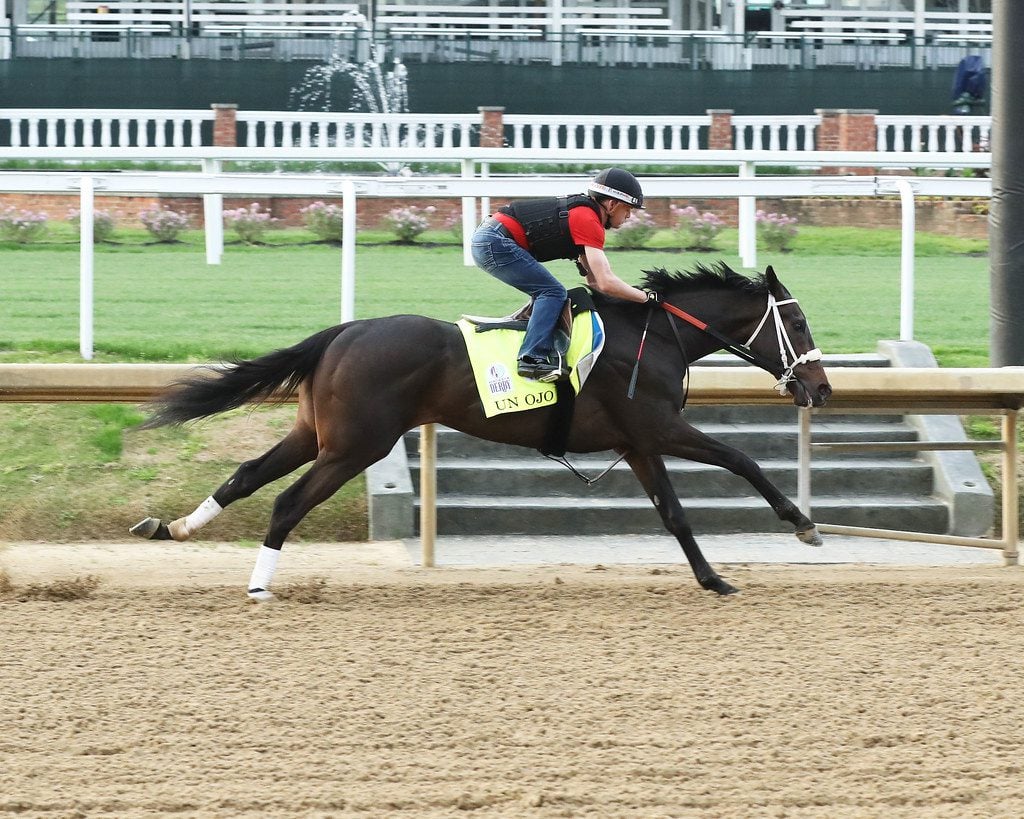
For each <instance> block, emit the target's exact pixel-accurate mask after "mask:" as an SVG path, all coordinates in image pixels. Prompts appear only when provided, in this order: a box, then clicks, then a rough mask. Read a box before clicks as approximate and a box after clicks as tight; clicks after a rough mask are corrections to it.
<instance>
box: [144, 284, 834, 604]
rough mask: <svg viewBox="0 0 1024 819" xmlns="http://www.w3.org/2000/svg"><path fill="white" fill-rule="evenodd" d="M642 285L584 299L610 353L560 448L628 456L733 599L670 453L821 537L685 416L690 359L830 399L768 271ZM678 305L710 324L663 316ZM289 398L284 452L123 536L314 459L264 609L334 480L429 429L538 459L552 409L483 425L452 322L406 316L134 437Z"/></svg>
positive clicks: (199, 390) (295, 499) (295, 350)
mask: <svg viewBox="0 0 1024 819" xmlns="http://www.w3.org/2000/svg"><path fill="white" fill-rule="evenodd" d="M643 286H644V287H647V288H649V289H651V290H653V291H655V292H656V293H657V294H658V296H659V299H660V301H661V304H660V305H657V306H648V305H642V304H636V303H627V302H623V301H619V300H617V299H612V298H607V297H602V296H601V295H600V294H594V303H595V306H596V307H597V310H598V312H599V313H600V315H601V317H602V319H603V321H604V325H605V336H606V343H605V348H604V351H603V352H602V354H601V356H600V358H599V359H598V361H597V363H596V365H595V366H594V369H593V371H592V372H591V374H590V377H589V379H588V381H587V382H586V386H585V387H584V389H583V390H582V391H581V392H580V394H579V396H578V397H577V398H576V405H575V413H574V415H573V417H572V423H571V426H570V428H569V433H568V439H567V443H566V449H567V450H568V451H569V452H577V453H582V452H597V451H602V450H616V451H618V452H619V453H620V454H623V455H624V457H625V460H626V462H627V463H628V464H629V466H630V467H631V468H632V470H633V472H634V473H635V474H636V476H637V478H638V479H639V480H640V483H641V484H642V485H643V488H644V490H645V491H646V493H647V495H648V496H649V497H650V499H651V501H652V502H653V503H654V506H655V507H656V508H657V510H658V512H659V513H660V515H661V518H662V521H663V522H664V524H665V527H666V528H667V529H668V531H669V532H671V533H672V534H673V535H675V537H676V539H677V540H678V541H679V544H680V546H681V547H682V549H683V552H684V554H685V555H686V558H687V560H688V561H689V563H690V566H691V568H692V569H693V572H694V574H695V575H696V578H697V581H698V583H700V585H701V586H702V587H703V588H705V589H709V590H711V591H715V592H718V593H719V594H731V593H732V592H734V591H736V589H735V588H734V587H733V586H731V585H730V584H729V583H728V582H726V581H725V580H723V579H722V578H721V577H720V576H719V575H718V574H717V573H716V572H715V570H714V569H713V568H712V567H711V566H710V565H709V564H708V562H707V560H706V559H705V558H704V555H703V554H702V553H701V551H700V547H699V546H698V545H697V542H696V541H695V540H694V537H693V533H692V532H691V530H690V526H689V524H688V523H687V520H686V515H685V513H684V512H683V509H682V506H681V505H680V503H679V500H678V498H677V497H676V494H675V492H674V490H673V489H672V486H671V483H670V482H669V476H668V473H667V471H666V468H665V463H664V460H663V457H664V456H665V455H674V456H676V457H679V458H686V459H688V460H692V461H698V462H701V463H707V464H713V465H716V466H721V467H724V468H726V469H728V470H729V471H731V472H733V473H735V474H737V475H740V476H742V477H743V478H745V479H746V480H747V481H749V482H750V483H751V485H753V486H754V488H755V489H757V491H758V492H760V493H761V494H762V495H763V496H764V498H765V500H766V501H767V502H768V503H769V504H770V506H771V507H772V509H773V510H774V511H775V513H776V514H777V515H778V516H779V518H780V519H781V520H784V521H789V522H790V523H792V524H793V526H794V529H795V532H796V535H797V537H799V538H800V539H801V540H802V541H804V542H807V543H815V544H816V543H820V538H819V537H818V532H817V529H816V528H815V526H814V524H813V523H812V522H811V521H810V520H809V519H808V518H807V517H806V516H805V515H803V514H802V513H801V512H800V511H799V509H798V508H797V507H796V505H795V504H793V502H792V501H790V500H789V499H788V498H786V497H785V496H784V495H783V494H782V493H781V492H780V491H779V490H778V489H777V488H776V487H775V486H774V485H773V484H772V483H771V481H769V480H768V479H767V478H766V477H765V475H764V473H763V472H762V471H761V469H760V467H758V466H757V464H756V463H754V461H753V460H751V459H750V458H749V457H747V456H746V455H744V454H743V453H742V452H740V451H738V450H737V449H734V448H733V447H730V446H726V445H725V444H722V443H719V442H718V441H716V440H714V439H713V438H711V437H709V436H707V435H705V434H704V433H702V432H700V431H699V430H697V429H695V428H694V427H692V426H691V425H690V424H688V423H687V422H686V421H685V420H684V419H683V417H682V416H681V411H682V408H683V404H684V377H685V375H686V371H687V367H688V364H689V362H692V361H696V360H697V359H699V358H701V357H703V356H705V355H708V354H709V353H712V352H715V351H716V350H719V349H722V348H723V347H726V346H729V347H731V348H733V347H737V348H739V352H741V353H747V354H749V356H750V357H751V358H752V359H753V360H754V361H755V363H757V364H759V365H760V366H762V367H763V368H764V369H766V370H768V371H769V372H770V373H771V374H772V375H773V376H775V377H777V378H779V388H780V391H783V390H785V391H788V392H789V393H790V394H791V395H792V398H793V401H794V403H796V404H797V405H801V406H805V405H813V406H822V405H824V403H825V402H826V401H827V400H828V397H829V395H830V394H831V392H832V389H831V387H830V386H829V383H828V379H827V377H826V375H825V371H824V370H823V368H822V366H821V362H820V358H821V354H820V352H819V351H818V350H816V349H815V347H814V342H813V341H812V339H811V333H810V330H809V329H808V326H807V320H806V318H805V317H804V314H803V313H802V311H801V310H800V308H799V306H798V304H797V303H796V300H795V299H793V298H792V297H791V296H790V294H789V292H788V291H787V290H786V288H785V287H783V285H782V284H781V283H780V282H779V280H778V278H777V277H776V275H775V272H774V271H773V270H772V268H771V267H769V268H768V269H767V271H766V272H765V274H764V275H763V276H758V277H756V278H753V279H750V278H747V277H745V276H742V275H740V274H738V273H735V272H734V271H732V270H731V269H729V268H728V267H727V266H725V265H724V264H720V265H718V266H717V267H716V268H714V269H710V268H705V267H698V268H697V270H696V271H695V272H692V273H674V274H672V273H668V272H666V271H664V270H656V271H649V272H647V273H646V278H645V281H644V284H643ZM651 305H653V303H651ZM672 307H675V308H682V309H683V310H685V312H686V313H687V314H689V316H691V317H696V318H697V319H699V322H698V324H699V323H700V322H703V323H706V325H708V327H707V328H705V329H700V328H699V327H698V326H694V325H693V324H690V323H685V322H684V321H681V320H680V319H676V318H673V317H672V314H671V313H670V310H671V308H672ZM661 308H664V309H661ZM675 312H678V310H677V311H675ZM641 336H645V341H644V343H643V355H642V359H641V365H640V369H639V378H637V379H636V382H635V385H634V384H631V381H632V379H631V376H632V375H633V374H634V368H635V366H636V363H637V359H638V349H639V346H640V344H641ZM744 340H746V341H745V342H744ZM730 342H732V344H731V345H730ZM634 386H635V389H633V387H634ZM296 388H297V389H298V394H299V406H298V417H297V418H296V421H295V426H294V427H293V428H292V430H291V431H290V432H289V433H288V435H287V436H286V437H285V438H284V439H283V440H282V441H280V442H279V443H278V444H276V445H275V446H274V447H272V448H271V449H270V450H269V451H267V452H266V453H264V454H263V455H261V456H260V457H258V458H256V459H254V460H251V461H246V462H245V463H243V464H241V465H240V466H239V467H238V469H237V471H236V472H235V473H234V475H233V476H232V477H231V478H230V479H229V480H228V481H227V482H226V483H225V484H223V485H222V486H221V487H220V488H219V489H217V491H216V492H214V493H213V495H212V496H210V497H209V498H207V499H206V501H204V502H203V503H202V504H201V505H200V506H199V507H198V508H197V509H196V510H195V511H194V512H192V513H191V514H190V515H188V516H186V517H183V518H178V519H177V520H174V521H173V522H171V523H163V522H162V521H160V520H159V519H157V518H146V519H145V520H144V521H142V522H141V523H139V524H137V525H136V526H135V527H133V528H132V532H133V533H134V534H137V535H139V536H140V537H148V538H156V539H170V538H174V539H175V540H186V539H188V538H189V537H190V536H191V535H192V534H193V533H194V532H195V531H197V530H198V529H199V528H200V527H201V526H203V525H204V524H205V523H207V522H209V521H210V520H211V519H212V518H213V517H214V516H216V515H217V514H219V513H220V511H221V510H222V509H223V508H224V507H226V506H228V505H229V504H231V503H233V502H234V501H236V500H239V499H240V498H245V497H248V496H249V495H251V494H252V493H253V492H255V491H256V490H257V489H259V488H260V487H261V486H264V485H265V484H267V483H270V482H271V481H274V480H276V479H278V478H280V477H282V476H283V475H286V474H288V473H290V472H292V471H293V470H295V469H297V468H298V467H300V466H302V465H303V464H305V463H308V462H309V461H313V466H312V467H311V468H310V469H309V470H308V471H307V472H306V473H305V474H304V475H303V476H302V477H301V478H300V479H299V480H298V481H296V482H295V483H294V484H292V485H291V486H290V487H289V488H288V489H286V490H284V491H283V492H282V493H281V494H280V495H279V496H278V497H277V499H276V501H275V503H274V508H273V513H272V515H271V519H270V526H269V528H268V530H267V534H266V538H265V540H264V544H263V547H262V548H261V549H260V554H259V557H258V558H257V565H256V568H255V570H254V571H253V575H252V578H251V579H250V583H249V594H250V596H251V597H253V598H254V599H257V600H263V599H270V597H271V594H270V592H269V591H268V588H269V585H270V580H271V578H272V577H273V574H274V570H275V569H276V565H277V559H278V556H279V555H280V550H281V547H282V545H283V544H284V541H285V538H286V537H287V536H288V533H289V532H291V530H292V529H293V528H294V527H295V526H296V525H297V524H298V523H299V521H300V520H302V518H303V517H304V516H305V515H306V514H307V513H308V512H309V511H310V510H311V509H312V508H313V507H314V506H316V505H317V504H319V503H322V502H323V501H325V500H327V498H329V497H330V496H331V495H333V494H334V493H335V492H336V491H337V490H338V489H339V488H340V487H341V486H342V484H344V483H345V482H346V481H348V480H350V479H352V478H353V477H355V476H356V475H358V474H359V473H360V472H362V471H363V470H364V469H366V468H367V467H368V466H370V465H371V464H373V463H375V462H376V461H378V460H380V459H381V458H383V457H385V456H386V455H387V454H388V453H389V452H390V451H391V449H392V447H393V446H394V445H395V443H396V442H397V441H398V439H399V438H400V437H401V436H402V435H403V434H404V433H405V432H406V431H408V430H410V429H412V428H414V427H416V426H419V425H421V424H428V423H439V424H445V425H447V426H449V427H452V428H454V429H457V430H461V431H462V432H465V433H468V434H470V435H474V436H476V437H479V438H484V439H486V440H490V441H497V442H500V443H506V444H518V445H520V446H525V447H532V448H539V447H541V445H542V442H543V441H544V440H545V435H546V433H547V431H548V427H549V422H550V419H551V417H552V416H551V414H552V412H554V410H553V408H551V407H544V408H540V409H533V410H529V411H526V412H517V413H512V414H505V415H497V416H495V417H493V418H487V417H485V415H484V411H483V407H482V405H481V402H480V399H479V396H478V395H477V391H476V386H475V382H474V378H473V374H472V372H471V370H470V366H469V360H468V356H467V352H466V345H465V342H464V341H463V338H462V335H461V333H460V331H459V329H458V328H457V327H456V325H454V324H452V323H449V322H445V321H438V320H435V319H430V318H426V317H423V316H415V315H402V316H390V317H387V318H378V319H369V320H362V321H353V322H349V323H346V324H342V325H339V326H336V327H331V328H330V329H327V330H323V331H321V332H319V333H316V334H315V335H312V336H310V337H309V338H307V339H306V340H305V341H302V342H300V343H298V344H296V345H295V346H293V347H289V348H287V349H282V350H277V351H275V352H272V353H269V354H268V355H265V356H262V357H260V358H257V359H253V360H250V361H235V362H232V363H229V364H226V365H225V366H223V367H219V368H215V369H214V371H213V374H212V375H197V376H195V377H192V378H187V379H185V380H183V381H181V382H179V383H178V384H177V385H175V386H173V387H172V388H171V389H170V390H169V391H168V392H167V393H166V394H165V395H164V396H162V397H161V398H160V399H158V401H157V402H156V410H155V414H154V415H153V416H152V417H151V418H150V419H149V420H148V421H147V422H146V423H145V424H144V425H143V426H144V427H155V426H160V425H164V424H181V423H184V422H186V421H190V420H192V419H196V418H202V417H205V416H208V415H213V414H215V413H219V412H223V411H225V410H228V409H233V408H235V407H240V406H242V405H244V404H248V403H258V402H261V401H264V400H267V399H268V398H272V396H274V395H275V394H277V395H280V394H282V392H283V393H285V394H287V393H288V392H291V391H292V390H294V389H296ZM629 392H632V397H630V396H629V395H627V393H629Z"/></svg>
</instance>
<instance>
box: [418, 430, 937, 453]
mask: <svg viewBox="0 0 1024 819" xmlns="http://www.w3.org/2000/svg"><path fill="white" fill-rule="evenodd" d="M699 429H700V430H701V432H703V433H705V434H706V435H710V436H711V437H712V438H715V439H716V440H718V441H721V442H722V443H724V444H728V445H729V446H733V447H735V448H737V449H739V450H741V451H743V452H745V453H746V454H747V455H749V456H750V457H751V458H753V459H754V460H756V461H760V460H762V459H765V458H780V457H790V458H795V457H796V452H797V440H798V436H799V430H798V429H797V427H796V426H795V425H790V424H763V423H750V424H743V423H734V424H701V425H700V426H699ZM812 440H813V441H815V442H817V443H835V442H839V441H842V442H844V443H849V442H855V441H916V440H917V433H916V432H915V431H914V430H913V429H911V428H910V427H909V426H907V425H906V424H905V423H898V424H895V423H862V424H856V425H851V424H844V423H841V422H835V421H831V420H830V421H827V422H824V423H821V424H816V425H815V426H814V427H813V430H812ZM406 451H407V452H408V454H409V456H410V457H416V456H417V454H418V451H419V436H418V434H416V435H413V434H411V433H410V434H409V435H408V436H407V437H406ZM530 455H534V456H536V450H535V449H531V448H529V447H522V446H512V445H509V444H496V443H493V442H491V441H484V440H482V439H480V438H471V437H469V436H467V435H463V434H462V433H460V432H455V431H454V430H446V429H438V434H437V457H438V459H442V458H444V459H448V458H462V457H465V458H482V457H487V458H495V459H499V458H504V459H517V460H521V459H522V458H524V457H530ZM891 455H892V457H896V458H898V457H903V456H904V454H903V453H891ZM828 457H829V453H828V452H827V451H822V452H820V453H817V454H816V455H815V458H816V459H818V458H821V459H825V458H828ZM845 457H858V456H856V455H853V454H851V453H845ZM870 457H879V455H878V454H877V453H875V454H874V455H872V456H870ZM609 460H614V457H612V458H609Z"/></svg>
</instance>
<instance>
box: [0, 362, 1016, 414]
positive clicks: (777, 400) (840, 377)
mask: <svg viewBox="0 0 1024 819" xmlns="http://www.w3.org/2000/svg"><path fill="white" fill-rule="evenodd" d="M203 372H204V370H203V368H202V367H200V366H198V365H195V364H0V403H18V402H21V403H25V402H30V403H60V402H65V401H75V402H84V403H89V402H92V403H96V402H99V403H103V402H145V401H150V400H152V399H153V398H155V397H157V396H158V395H159V394H160V393H161V392H162V391H163V390H165V389H166V388H167V387H168V386H170V385H171V384H172V382H174V381H176V380H178V379H180V378H182V377H184V376H187V375H202V374H203ZM775 380H776V379H775V378H773V377H772V376H770V375H768V374H767V373H765V372H762V371H761V370H758V369H755V368H753V367H714V366H709V367H703V366H702V367H693V368H691V370H690V387H689V393H688V397H687V402H688V403H690V404H756V405H763V406H787V405H791V403H792V399H791V398H788V397H784V396H780V395H779V394H778V393H777V392H776V391H775V389H774V385H775ZM829 381H830V383H831V385H832V389H833V392H832V397H831V398H830V399H829V407H828V408H829V411H833V412H844V411H851V410H856V409H865V410H870V409H875V408H878V407H884V406H902V405H903V404H904V403H906V402H913V404H914V407H915V409H918V410H930V409H932V410H933V409H941V410H942V411H946V410H951V409H954V408H956V409H960V410H963V414H966V413H967V412H972V411H983V410H993V411H997V410H1019V409H1021V408H1024V367H978V368H972V367H955V368H954V367H951V368H941V367H939V368H935V367H932V368H917V367H836V368H834V369H832V370H830V371H829ZM286 400H288V401H293V402H294V401H295V400H297V399H296V394H295V393H292V394H290V395H289V396H287V397H286Z"/></svg>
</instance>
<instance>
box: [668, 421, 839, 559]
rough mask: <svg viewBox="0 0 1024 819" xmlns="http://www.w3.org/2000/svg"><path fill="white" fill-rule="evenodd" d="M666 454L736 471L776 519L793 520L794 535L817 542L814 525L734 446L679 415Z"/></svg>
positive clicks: (814, 544)
mask: <svg viewBox="0 0 1024 819" xmlns="http://www.w3.org/2000/svg"><path fill="white" fill-rule="evenodd" d="M663 452H664V454H666V455H675V456H676V457H678V458H684V459H686V460H688V461H697V462H699V463H702V464H711V465H712V466H720V467H722V468H723V469H728V470H729V471H730V472H732V473H733V474H734V475H739V476H740V477H741V478H743V479H745V480H746V481H747V482H748V483H749V484H750V485H751V486H753V487H754V489H756V490H757V491H758V492H759V493H760V494H761V496H762V497H764V499H765V500H766V501H768V505H769V506H771V508H772V509H773V510H774V511H775V514H776V515H778V516H779V520H783V521H788V522H789V523H792V524H793V527H794V529H795V530H796V532H795V533H796V536H797V537H798V538H799V539H800V540H802V541H803V542H804V543H807V544H810V545H811V546H820V545H821V535H820V534H818V527H817V526H815V525H814V522H813V521H812V520H811V519H810V518H808V517H807V515H805V514H804V513H803V512H801V511H800V508H799V507H798V506H797V505H796V504H795V503H793V501H791V500H790V499H789V498H787V497H786V496H785V495H783V494H782V492H780V491H779V488H778V487H777V486H776V485H775V484H773V483H772V482H771V481H770V480H768V478H767V476H766V475H765V474H764V472H762V471H761V467H760V466H758V465H757V462H756V461H755V460H754V459H753V458H751V457H750V456H748V455H746V454H744V453H743V452H740V451H739V450H738V449H736V448H735V447H731V446H729V445H728V444H723V443H722V442H721V441H716V440H715V439H714V438H712V437H711V436H710V435H707V434H705V433H703V432H701V431H700V430H699V429H697V428H696V427H693V426H691V425H690V424H688V423H686V422H685V421H683V420H682V419H680V420H679V421H678V426H677V427H676V429H674V430H672V432H671V433H670V434H669V441H668V445H667V446H666V447H665V448H664V449H663Z"/></svg>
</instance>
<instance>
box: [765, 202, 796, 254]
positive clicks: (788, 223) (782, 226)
mask: <svg viewBox="0 0 1024 819" xmlns="http://www.w3.org/2000/svg"><path fill="white" fill-rule="evenodd" d="M754 218H755V219H756V221H757V235H758V238H760V239H761V241H762V242H764V244H765V247H767V248H768V249H769V250H778V251H783V250H789V249H790V244H791V243H792V241H793V239H794V237H795V236H796V233H797V228H796V223H797V218H796V217H795V216H787V215H786V214H785V213H765V212H764V211H763V210H759V211H758V212H757V213H756V214H755V217H754Z"/></svg>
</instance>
